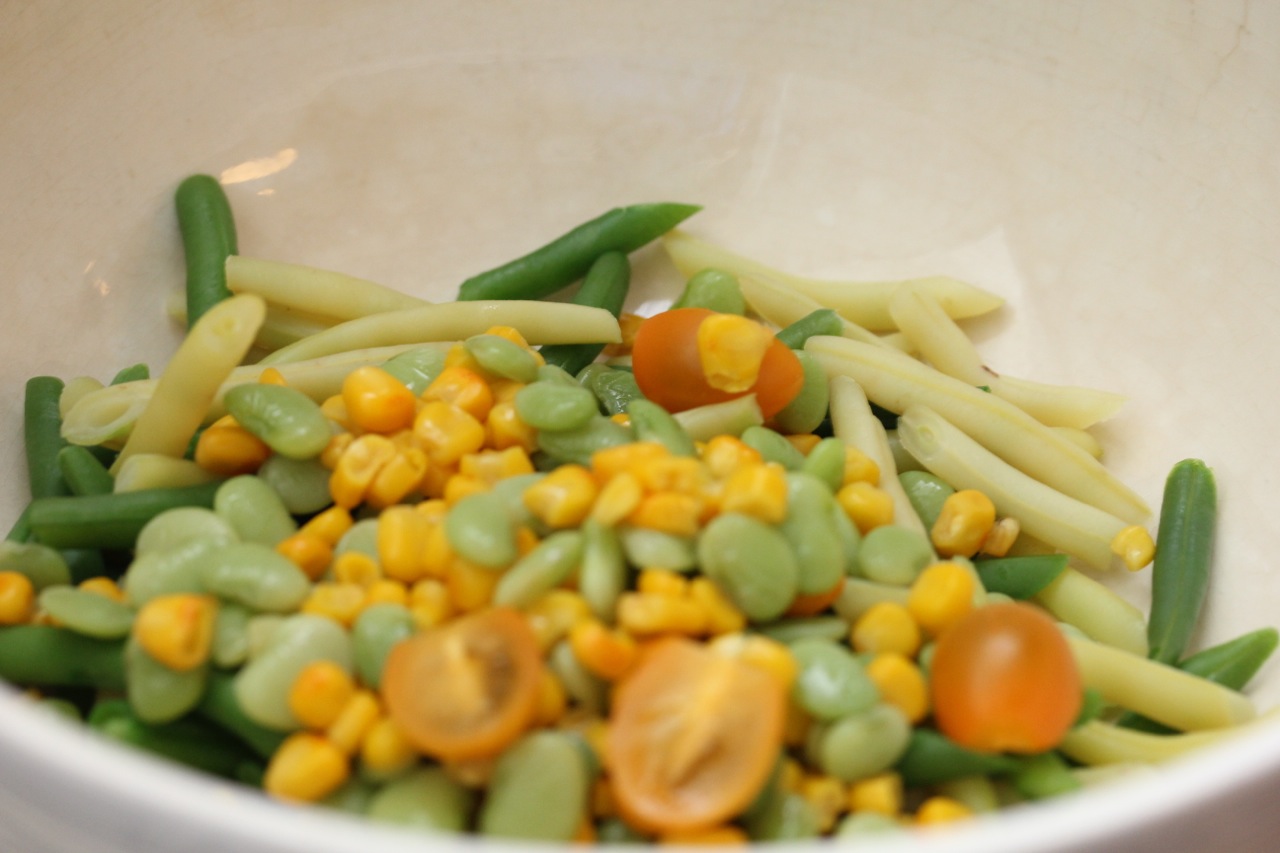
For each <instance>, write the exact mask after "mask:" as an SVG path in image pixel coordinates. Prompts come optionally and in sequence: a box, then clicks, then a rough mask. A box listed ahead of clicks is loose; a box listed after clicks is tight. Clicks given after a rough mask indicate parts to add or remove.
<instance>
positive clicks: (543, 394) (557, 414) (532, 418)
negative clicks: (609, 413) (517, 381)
mask: <svg viewBox="0 0 1280 853" xmlns="http://www.w3.org/2000/svg"><path fill="white" fill-rule="evenodd" d="M515 405H516V414H518V415H519V416H520V419H521V420H522V421H524V422H525V423H527V424H528V425H529V426H531V427H533V428H534V429H537V430H547V431H550V432H564V431H566V430H577V429H581V428H582V427H584V426H586V424H587V423H588V422H589V421H590V420H591V419H592V418H594V417H596V416H597V415H598V414H599V409H598V408H597V406H596V400H595V397H593V396H592V394H591V392H590V391H588V390H587V389H586V388H583V387H582V386H581V385H579V384H577V383H576V382H575V383H573V384H572V385H565V384H562V383H560V382H548V381H545V380H544V381H541V382H534V383H533V384H531V385H526V386H525V387H523V388H521V389H520V390H519V391H518V392H516V397H515Z"/></svg>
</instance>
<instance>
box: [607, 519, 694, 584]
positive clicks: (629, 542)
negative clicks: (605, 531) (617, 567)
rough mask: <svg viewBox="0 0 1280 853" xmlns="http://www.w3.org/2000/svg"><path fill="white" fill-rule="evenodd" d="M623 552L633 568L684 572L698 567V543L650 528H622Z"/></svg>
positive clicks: (628, 526) (620, 529)
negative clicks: (696, 546)
mask: <svg viewBox="0 0 1280 853" xmlns="http://www.w3.org/2000/svg"><path fill="white" fill-rule="evenodd" d="M618 537H619V539H620V541H621V543H622V552H623V554H625V555H626V558H627V562H628V563H630V564H631V565H633V566H644V567H645V568H650V569H668V570H670V571H673V572H683V571H688V570H689V569H692V568H694V567H695V566H697V565H698V555H697V551H696V548H695V543H694V540H692V539H690V538H689V537H687V536H678V535H676V534H674V533H667V532H666V531H664V530H654V529H652V528H649V527H631V526H630V525H625V526H622V527H619V528H618Z"/></svg>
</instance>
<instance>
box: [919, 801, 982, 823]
mask: <svg viewBox="0 0 1280 853" xmlns="http://www.w3.org/2000/svg"><path fill="white" fill-rule="evenodd" d="M970 817H973V811H972V810H970V808H969V807H968V806H966V805H965V804H964V803H962V802H960V801H959V800H953V799H952V798H950V797H943V796H934V797H930V798H929V799H927V800H925V801H924V802H923V803H921V804H920V808H918V809H916V823H917V824H920V825H922V826H930V825H934V824H944V823H952V822H954V821H957V820H965V819H967V818H970Z"/></svg>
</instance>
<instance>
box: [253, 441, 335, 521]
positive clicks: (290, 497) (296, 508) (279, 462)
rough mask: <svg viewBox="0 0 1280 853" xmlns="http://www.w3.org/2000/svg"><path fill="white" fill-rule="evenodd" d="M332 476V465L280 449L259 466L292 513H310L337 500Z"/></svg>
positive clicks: (261, 474) (268, 482)
mask: <svg viewBox="0 0 1280 853" xmlns="http://www.w3.org/2000/svg"><path fill="white" fill-rule="evenodd" d="M329 477H330V472H329V469H328V468H326V467H324V466H323V465H321V464H320V460H318V459H290V458H289V457H288V456H281V455H280V454H279V453H273V454H272V455H271V456H270V457H268V458H267V461H266V462H263V463H262V465H261V467H259V468H258V479H260V480H262V481H263V482H264V483H266V484H267V485H268V486H270V487H271V489H272V491H274V492H275V493H276V494H277V495H279V496H280V502H281V503H282V504H284V508H285V509H286V510H288V511H289V513H290V514H291V515H310V514H311V513H314V512H319V511H320V510H322V509H324V508H325V507H327V506H328V505H329V504H331V503H333V498H332V497H331V496H330V493H329Z"/></svg>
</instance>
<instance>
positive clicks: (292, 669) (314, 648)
mask: <svg viewBox="0 0 1280 853" xmlns="http://www.w3.org/2000/svg"><path fill="white" fill-rule="evenodd" d="M352 655H353V652H352V647H351V638H350V636H349V635H348V634H347V632H346V630H345V629H344V628H343V627H342V626H341V625H339V624H338V623H337V622H335V621H333V620H332V619H328V618H326V617H324V616H314V615H311V614H308V613H296V614H294V615H292V616H286V617H285V618H284V620H283V621H281V622H280V624H279V626H278V627H277V628H276V629H275V630H274V631H273V632H272V634H271V639H270V641H269V642H268V644H267V646H266V648H265V649H263V650H262V651H261V652H260V653H259V654H258V655H257V656H255V657H252V658H250V660H249V663H247V664H246V665H245V666H244V668H243V669H241V670H240V671H239V672H238V673H236V676H235V697H236V700H237V701H238V702H239V704H240V707H241V709H242V710H243V711H244V714H245V716H246V717H248V718H249V719H250V720H252V721H253V722H255V723H257V724H258V725H260V726H264V727H266V728H268V729H276V730H280V731H288V730H291V729H293V728H296V727H297V725H298V721H297V720H296V719H295V718H294V716H293V712H292V711H291V710H289V689H290V688H291V687H292V686H293V682H294V681H295V680H296V679H297V677H298V674H299V673H300V672H302V670H303V669H304V668H305V667H306V666H307V665H308V664H310V663H313V662H315V661H320V660H327V661H332V662H333V663H335V664H337V665H338V666H339V667H341V668H342V669H344V670H346V671H347V672H348V673H349V672H351V671H352V666H353V660H352Z"/></svg>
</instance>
